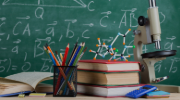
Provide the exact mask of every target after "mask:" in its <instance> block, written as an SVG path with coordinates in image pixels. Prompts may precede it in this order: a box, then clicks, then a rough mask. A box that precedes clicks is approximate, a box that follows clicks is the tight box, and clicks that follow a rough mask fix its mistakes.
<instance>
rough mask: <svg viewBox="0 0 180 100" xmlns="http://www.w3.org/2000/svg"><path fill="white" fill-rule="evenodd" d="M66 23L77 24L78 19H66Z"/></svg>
mask: <svg viewBox="0 0 180 100" xmlns="http://www.w3.org/2000/svg"><path fill="white" fill-rule="evenodd" d="M65 21H71V22H72V23H75V22H77V19H65Z"/></svg>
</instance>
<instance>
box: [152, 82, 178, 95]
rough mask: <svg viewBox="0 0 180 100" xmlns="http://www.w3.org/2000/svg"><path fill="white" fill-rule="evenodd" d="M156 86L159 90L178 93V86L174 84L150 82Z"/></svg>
mask: <svg viewBox="0 0 180 100" xmlns="http://www.w3.org/2000/svg"><path fill="white" fill-rule="evenodd" d="M151 85H153V86H156V87H157V88H158V89H159V90H162V91H166V92H169V93H180V86H175V85H163V84H151Z"/></svg>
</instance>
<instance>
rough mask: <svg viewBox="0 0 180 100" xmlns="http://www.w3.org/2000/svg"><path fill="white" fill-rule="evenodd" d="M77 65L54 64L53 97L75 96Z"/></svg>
mask: <svg viewBox="0 0 180 100" xmlns="http://www.w3.org/2000/svg"><path fill="white" fill-rule="evenodd" d="M76 95H77V66H54V83H53V96H54V97H76Z"/></svg>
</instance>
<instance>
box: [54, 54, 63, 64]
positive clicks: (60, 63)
mask: <svg viewBox="0 0 180 100" xmlns="http://www.w3.org/2000/svg"><path fill="white" fill-rule="evenodd" d="M55 53H56V56H57V58H58V60H59V63H60V65H62V62H61V59H60V57H59V55H58V52H57V51H55Z"/></svg>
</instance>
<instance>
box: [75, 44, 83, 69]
mask: <svg viewBox="0 0 180 100" xmlns="http://www.w3.org/2000/svg"><path fill="white" fill-rule="evenodd" d="M84 46H85V42H84V43H83V44H82V47H81V49H80V51H79V53H78V55H77V57H76V59H75V61H74V63H73V66H76V64H77V62H78V59H79V57H80V55H81V53H82V51H83V48H84Z"/></svg>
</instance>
